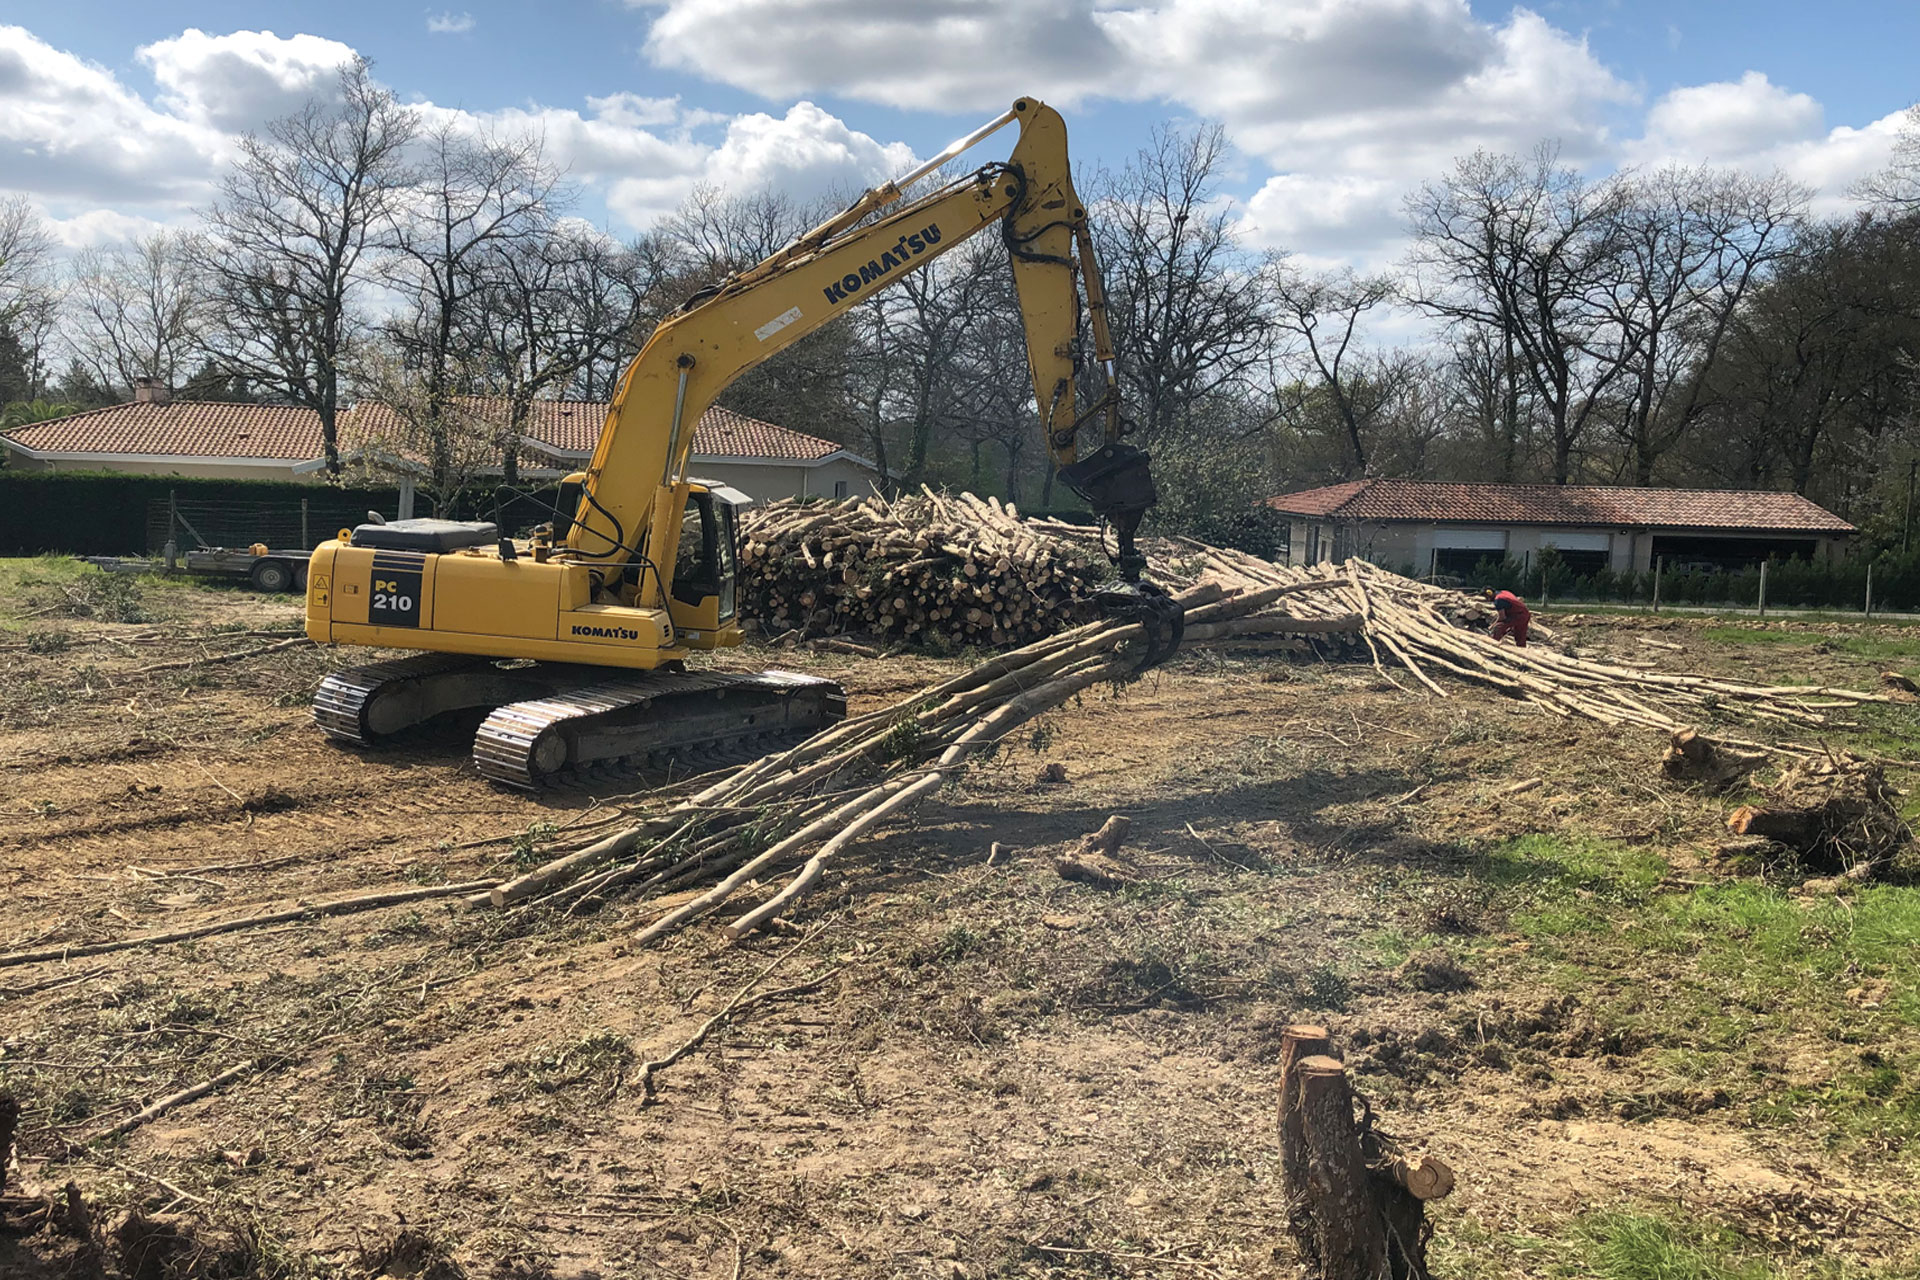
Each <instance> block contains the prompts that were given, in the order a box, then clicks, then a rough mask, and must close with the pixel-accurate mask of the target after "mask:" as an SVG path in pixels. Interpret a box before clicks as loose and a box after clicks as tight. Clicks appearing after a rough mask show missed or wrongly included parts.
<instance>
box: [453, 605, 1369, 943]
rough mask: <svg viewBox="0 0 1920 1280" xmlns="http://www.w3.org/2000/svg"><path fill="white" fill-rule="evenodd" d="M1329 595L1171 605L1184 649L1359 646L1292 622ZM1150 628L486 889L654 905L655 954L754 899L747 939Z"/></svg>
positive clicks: (779, 764) (1041, 660)
mask: <svg viewBox="0 0 1920 1280" xmlns="http://www.w3.org/2000/svg"><path fill="white" fill-rule="evenodd" d="M1332 590H1334V587H1333V586H1332V585H1330V584H1328V583H1311V584H1306V585H1305V586H1303V587H1297V588H1286V589H1282V590H1261V591H1248V590H1245V589H1241V588H1229V587H1224V586H1222V585H1220V584H1219V583H1214V582H1207V583H1200V584H1197V585H1194V586H1191V587H1188V588H1186V589H1184V590H1182V591H1181V592H1179V593H1178V595H1177V597H1176V598H1177V599H1178V600H1179V601H1180V602H1181V604H1182V605H1184V606H1185V608H1186V610H1187V614H1186V638H1185V641H1184V644H1185V646H1186V647H1201V646H1208V645H1219V644H1229V643H1235V642H1238V641H1242V640H1245V639H1263V638H1264V639H1282V638H1285V637H1288V636H1292V635H1328V634H1333V633H1337V632H1341V631H1346V632H1355V631H1357V630H1358V629H1359V627H1360V625H1361V620H1360V618H1359V616H1358V615H1357V614H1354V613H1352V612H1351V611H1347V610H1342V609H1331V610H1329V609H1321V608H1317V607H1316V608H1314V609H1313V610H1312V616H1305V614H1304V613H1303V612H1302V611H1301V610H1300V609H1299V608H1298V604H1299V602H1300V601H1302V600H1306V599H1311V598H1312V597H1314V596H1315V595H1319V594H1326V593H1328V592H1329V591H1332ZM1153 649H1154V644H1153V638H1152V637H1150V636H1149V635H1148V633H1147V630H1146V627H1145V626H1144V625H1143V624H1142V623H1140V622H1136V621H1128V620H1124V619H1120V620H1111V621H1097V622H1091V623H1085V624H1082V625H1081V626H1078V627H1073V628H1070V629H1068V630H1066V631H1063V632H1061V633H1060V634H1058V635H1053V636H1049V637H1047V638H1045V639H1043V640H1039V641H1036V642H1035V643H1033V644H1030V645H1027V646H1025V647H1023V648H1020V649H1016V650H1014V651H1012V652H1010V653H1005V654H1001V655H999V656H998V657H995V658H993V659H992V660H990V661H987V662H984V663H981V664H980V665H978V666H976V667H974V668H972V669H971V670H969V671H967V672H965V673H963V674H961V675H957V676H955V677H954V678H953V679H951V680H947V681H945V682H943V683H941V684H938V685H935V686H934V687H932V688H930V689H926V690H923V691H921V692H919V693H916V694H914V695H913V696H912V697H909V698H906V699H904V700H903V701H901V702H898V703H896V704H894V705H893V706H891V707H888V708H885V709H883V710H880V711H875V712H871V713H869V714H867V715H863V716H856V717H853V718H851V719H848V720H844V721H842V722H841V723H840V724H838V725H835V726H833V727H832V728H830V729H827V730H824V731H823V732H821V733H819V734H816V735H815V736H814V737H812V738H810V739H808V740H807V741H806V742H804V743H802V744H800V745H799V746H797V747H795V748H794V749H792V750H791V751H787V752H785V753H783V754H779V755H773V756H768V757H766V758H765V759H762V760H760V761H757V762H756V763H754V764H751V765H748V766H747V767H745V768H744V769H742V770H740V771H738V772H736V773H733V774H730V775H729V776H727V777H725V778H723V779H722V780H720V781H718V782H716V783H714V784H713V785H712V786H710V787H708V788H706V789H705V790H704V791H702V792H700V793H699V794H698V795H695V796H693V797H692V798H690V799H688V800H685V801H683V802H681V803H679V804H677V805H675V806H673V807H672V808H669V809H667V810H665V811H664V812H662V813H659V814H657V815H655V816H653V817H650V818H647V819H645V820H643V821H641V822H639V823H636V824H635V825H633V826H630V827H628V828H626V829H624V830H622V831H620V832H618V833H617V834H614V835H611V836H607V837H604V838H601V839H597V840H595V841H593V842H592V843H590V844H587V845H584V846H582V847H577V848H573V849H570V850H568V851H566V852H564V853H563V854H562V855H561V856H560V857H557V858H555V859H553V860H552V861H550V862H548V863H547V864H546V865H544V866H541V867H538V868H536V869H534V870H533V871H530V872H528V873H526V874H525V875H522V876H520V877H518V878H516V879H514V880H511V881H508V882H506V883H503V884H501V885H498V886H496V887H495V888H493V889H492V891H491V892H490V893H489V894H488V895H486V897H485V898H483V899H481V900H480V901H481V902H486V903H491V904H492V905H493V906H496V907H509V906H516V905H519V904H530V903H549V904H554V905H564V906H566V907H567V909H569V910H572V909H575V908H577V907H579V906H580V905H581V904H583V903H587V902H593V901H599V900H601V899H602V898H604V897H605V896H606V895H608V894H610V893H612V892H614V891H616V890H619V891H620V892H622V893H624V894H628V895H633V896H638V897H640V898H641V899H642V900H643V901H647V902H651V903H653V904H654V906H653V908H652V912H651V914H652V919H651V920H650V921H649V922H648V923H647V925H646V926H645V927H644V928H642V929H641V930H640V932H639V935H638V937H639V939H640V940H641V941H643V942H650V941H652V940H654V939H656V938H660V937H662V936H664V935H666V934H668V933H670V932H672V931H674V930H676V929H679V928H680V927H682V926H683V925H686V924H688V923H691V922H692V921H695V920H698V919H700V918H702V917H704V916H707V915H709V914H711V913H714V912H716V911H720V910H722V909H723V908H727V909H734V908H730V907H729V904H730V903H732V902H733V901H734V900H735V899H736V898H741V899H752V900H753V903H752V905H750V906H749V907H747V909H745V910H742V911H738V913H737V914H736V915H735V916H734V918H733V919H732V920H731V921H730V923H728V924H727V925H726V930H725V931H726V933H727V934H728V935H729V936H731V937H734V938H739V937H744V936H745V935H747V934H750V933H752V932H754V931H755V930H758V929H761V928H763V927H765V926H766V925H767V924H768V923H769V922H770V921H772V920H774V919H775V918H776V917H778V916H780V915H782V914H783V913H784V912H787V911H790V910H792V909H793V908H794V906H795V905H796V904H797V903H798V902H799V901H800V900H801V899H802V898H803V897H805V896H806V895H807V894H809V893H811V892H813V891H814V890H815V889H816V888H818V886H819V885H820V884H821V883H822V881H823V879H825V878H826V877H827V876H828V875H829V874H858V871H857V870H848V869H847V868H846V867H845V866H844V864H843V860H842V855H843V854H844V853H845V852H846V851H847V850H848V849H849V848H850V847H851V846H853V845H854V844H855V843H856V842H858V841H859V840H860V839H861V838H862V837H863V836H865V835H866V834H867V833H868V832H869V831H871V830H873V829H874V828H875V827H877V826H879V825H880V824H881V823H883V822H885V821H887V820H889V819H891V818H894V817H896V816H898V815H900V814H902V813H903V812H905V811H907V810H908V809H909V808H910V807H911V806H913V805H914V804H916V803H917V802H918V801H920V800H921V799H922V798H924V797H925V796H927V795H929V794H931V793H932V792H933V791H934V790H936V789H937V788H939V787H940V786H941V785H942V784H943V783H945V782H948V781H950V780H952V779H954V778H957V777H959V776H960V775H961V774H962V773H964V772H965V771H966V769H967V768H968V767H969V766H970V764H971V763H972V762H973V761H974V760H975V759H977V758H979V757H981V756H982V755H990V754H991V753H992V752H993V751H994V750H995V749H996V748H997V747H998V745H999V744H1000V742H1001V741H1002V740H1003V739H1004V738H1005V737H1006V736H1007V735H1008V734H1009V733H1011V732H1013V731H1014V730H1015V729H1016V728H1017V727H1018V726H1020V725H1021V724H1023V723H1025V722H1026V721H1028V720H1031V719H1032V718H1033V717H1035V716H1038V715H1041V714H1043V713H1045V712H1047V711H1051V710H1053V709H1054V708H1056V707H1058V706H1060V705H1061V704H1062V703H1064V702H1066V701H1067V700H1068V699H1070V698H1072V697H1073V696H1074V695H1075V694H1078V693H1080V692H1081V691H1083V690H1086V689H1089V688H1092V687H1094V686H1097V685H1101V684H1115V683H1118V682H1122V681H1125V680H1128V679H1129V678H1131V677H1132V676H1134V675H1135V674H1136V673H1137V672H1138V670H1139V669H1140V666H1141V663H1142V662H1143V660H1144V659H1145V658H1146V656H1147V655H1148V654H1149V653H1150V652H1151V651H1153Z"/></svg>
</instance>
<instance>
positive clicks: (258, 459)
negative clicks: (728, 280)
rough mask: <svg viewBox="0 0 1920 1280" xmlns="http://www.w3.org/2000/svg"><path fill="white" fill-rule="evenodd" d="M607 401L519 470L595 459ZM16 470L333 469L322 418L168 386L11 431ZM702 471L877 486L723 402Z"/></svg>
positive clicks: (278, 476)
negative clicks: (175, 394) (175, 392)
mask: <svg viewBox="0 0 1920 1280" xmlns="http://www.w3.org/2000/svg"><path fill="white" fill-rule="evenodd" d="M463 407H465V408H466V409H468V410H469V411H471V412H475V413H478V414H480V415H481V416H486V415H496V416H497V417H498V419H499V421H500V422H501V423H502V424H503V425H504V424H505V423H506V421H507V418H508V412H507V402H506V401H505V400H490V399H485V398H479V397H473V398H467V399H466V400H465V403H464V406H463ZM607 410H608V405H607V404H606V403H605V402H597V401H586V400H537V401H535V402H534V404H533V406H532V411H531V413H530V415H529V418H528V421H527V423H526V425H525V428H524V430H523V431H522V433H521V439H520V444H521V449H520V454H521V466H520V475H521V477H522V478H523V479H524V480H527V481H532V482H539V481H542V480H553V479H558V478H559V477H561V476H564V475H566V474H568V473H569V472H573V471H577V470H579V469H580V468H581V467H583V466H585V465H586V463H587V461H588V459H590V458H591V457H592V456H593V449H594V445H595V443H596V442H597V441H598V440H599V438H600V430H601V428H602V427H603V426H605V425H606V421H607ZM391 416H392V411H391V410H390V409H388V408H387V406H385V405H382V404H379V403H376V402H362V403H360V404H358V405H355V406H354V407H352V408H351V409H349V410H348V411H346V412H345V413H344V414H342V416H341V421H340V443H341V449H342V452H343V453H344V454H347V455H349V456H351V455H352V454H353V453H354V451H355V447H356V441H366V440H380V439H388V438H391V437H392V435H393V434H394V433H393V432H392V431H391V430H388V429H387V428H388V427H389V426H390V425H391V424H390V422H389V419H390V418H391ZM0 448H4V449H5V450H6V453H7V465H8V466H9V467H15V468H18V469H20V470H23V471H35V470H37V471H119V472H128V473H134V474H141V475H178V476H206V477H214V478H220V479H244V480H309V481H313V482H315V483H318V482H320V481H322V480H324V478H325V476H326V460H325V455H324V452H323V450H322V447H321V435H320V416H319V415H318V414H316V413H314V412H313V411H312V410H311V409H303V408H298V407H295V406H291V405H265V404H234V403H231V402H227V401H207V400H175V399H173V398H172V396H171V395H169V394H168V393H167V390H166V389H165V388H164V387H163V386H160V385H159V384H157V383H153V382H149V383H147V384H145V385H143V386H141V387H139V388H137V389H136V390H135V392H134V398H133V399H132V400H131V401H129V402H127V403H126V404H117V405H110V406H108V407H107V408H104V409H94V410H90V411H88V412H86V413H76V414H73V415H72V416H70V417H65V418H54V419H50V420H49V421H46V422H36V423H33V424H32V425H31V426H25V427H19V428H16V429H15V430H13V431H9V432H7V433H5V434H4V435H0ZM692 471H693V474H695V475H698V476H700V477H701V478H702V479H710V480H718V481H720V482H722V483H724V484H728V485H731V486H732V487H734V488H736V489H738V490H740V491H741V492H743V493H745V494H747V495H749V496H750V497H753V498H756V499H763V500H766V499H774V498H789V497H808V496H815V495H820V496H825V497H847V496H848V495H850V494H859V493H865V492H867V491H868V490H869V488H870V487H871V486H872V485H874V484H875V483H877V481H878V479H879V473H878V470H877V469H876V468H875V467H874V464H873V463H871V462H869V461H867V460H866V459H865V458H862V457H860V456H859V455H858V454H855V453H853V452H852V451H851V450H849V449H846V448H845V447H843V446H841V445H838V444H835V443H834V442H833V441H831V440H823V439H821V438H820V437H818V436H810V435H806V434H804V433H802V432H799V431H789V430H788V429H787V428H785V427H779V426H775V425H774V424H773V423H771V422H761V421H760V420H758V419H756V418H749V417H747V416H746V415H744V414H739V413H735V412H733V410H731V409H723V408H721V407H720V406H718V405H715V406H714V407H713V408H711V409H708V410H707V411H706V413H704V414H703V415H701V418H700V422H699V424H698V426H697V427H696V428H695V431H694V437H693V463H692Z"/></svg>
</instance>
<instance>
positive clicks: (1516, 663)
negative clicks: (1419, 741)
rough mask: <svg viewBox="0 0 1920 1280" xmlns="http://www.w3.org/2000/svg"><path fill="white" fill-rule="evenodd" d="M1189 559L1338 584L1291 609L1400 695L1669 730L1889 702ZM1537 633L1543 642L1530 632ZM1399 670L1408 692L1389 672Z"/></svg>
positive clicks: (1260, 581)
mask: <svg viewBox="0 0 1920 1280" xmlns="http://www.w3.org/2000/svg"><path fill="white" fill-rule="evenodd" d="M1185 546H1186V550H1187V551H1188V552H1189V557H1188V559H1186V560H1185V561H1181V560H1179V559H1177V558H1176V559H1174V560H1173V561H1172V562H1171V564H1170V566H1169V567H1170V568H1171V567H1174V566H1184V568H1185V569H1186V571H1187V572H1189V573H1195V572H1198V573H1200V574H1202V575H1203V576H1205V577H1207V578H1208V579H1209V580H1212V581H1217V582H1220V583H1222V584H1224V585H1229V586H1234V587H1238V588H1240V589H1241V590H1243V591H1248V592H1260V591H1269V590H1275V589H1285V588H1288V587H1301V586H1304V585H1305V584H1308V583H1315V582H1318V583H1334V584H1338V585H1339V586H1340V591H1339V592H1337V593H1326V592H1323V593H1319V594H1314V595H1307V596H1303V597H1301V601H1300V603H1299V604H1298V605H1296V606H1295V608H1296V610H1297V611H1298V612H1300V613H1302V614H1304V615H1308V616H1312V615H1313V614H1315V613H1316V612H1328V611H1333V610H1344V611H1352V612H1357V613H1358V614H1359V615H1360V616H1361V618H1362V620H1363V624H1364V625H1363V627H1362V629H1361V632H1360V637H1361V640H1362V642H1363V643H1364V644H1365V645H1366V647H1367V650H1368V653H1369V657H1370V658H1371V659H1372V661H1373V663H1374V665H1375V666H1376V667H1377V668H1379V670H1380V673H1381V675H1382V676H1383V677H1384V678H1386V679H1388V680H1391V681H1393V682H1394V683H1395V684H1398V685H1400V686H1401V687H1402V688H1408V689H1419V690H1423V691H1424V692H1425V693H1427V694H1428V695H1430V696H1433V697H1437V698H1444V697H1448V696H1450V695H1449V692H1448V690H1447V689H1446V688H1444V687H1443V686H1442V685H1441V684H1440V683H1439V682H1438V681H1437V680H1436V679H1435V678H1434V677H1435V676H1437V675H1441V674H1445V675H1449V676H1453V677H1455V678H1456V679H1459V680H1463V681H1466V682H1467V683H1469V684H1475V685H1480V686H1484V687H1491V688H1495V689H1498V690H1500V691H1501V692H1503V693H1507V694H1510V695H1512V696H1513V697H1516V698H1520V699H1523V700H1525V701H1527V702H1531V703H1533V704H1534V705H1536V706H1538V707H1540V708H1542V709H1543V710H1545V711H1547V712H1549V713H1551V714H1553V715H1556V716H1563V717H1574V716H1579V717H1584V718H1587V719H1592V720H1598V721H1600V722H1601V723H1602V724H1609V725H1620V726H1638V727H1641V728H1647V729H1656V730H1659V731H1660V732H1662V733H1666V734H1673V733H1677V732H1679V731H1681V730H1683V729H1686V728H1687V727H1689V725H1692V724H1695V723H1697V722H1698V721H1700V720H1701V719H1702V718H1704V717H1705V716H1707V715H1710V714H1716V713H1717V714H1719V715H1723V716H1729V717H1737V718H1740V719H1744V720H1748V721H1768V722H1772V723H1775V724H1779V725H1785V726H1804V727H1808V728H1823V727H1826V726H1828V725H1830V724H1831V723H1833V721H1832V719H1831V717H1830V714H1829V713H1830V712H1832V711H1835V710H1839V709H1846V708H1851V707H1856V706H1858V705H1860V704H1861V703H1867V702H1890V701H1892V700H1893V698H1892V695H1890V694H1886V693H1882V692H1865V691H1861V690H1856V689H1839V688H1831V687H1828V686H1825V685H1750V684H1742V683H1740V682H1738V681H1734V680H1722V679H1719V678H1717V677H1714V676H1703V675H1688V674H1684V673H1680V672H1672V671H1662V670H1659V669H1657V668H1656V669H1647V668H1643V667H1623V666H1619V665H1616V664H1611V663H1605V662H1595V661H1591V660H1588V659H1583V658H1576V657H1574V656H1573V655H1571V654H1568V653H1564V652H1561V651H1559V650H1557V649H1555V648H1553V647H1552V646H1551V645H1542V644H1533V645H1529V646H1528V647H1526V648H1521V647H1519V646H1518V645H1516V644H1514V643H1512V642H1511V641H1506V642H1501V641H1496V640H1494V639H1493V637H1492V636H1491V635H1489V634H1488V633H1486V632H1484V631H1480V630H1478V629H1474V628H1463V627H1462V626H1460V625H1458V624H1457V623H1456V622H1455V621H1454V618H1455V616H1456V615H1457V614H1458V613H1459V605H1460V602H1461V600H1462V599H1463V595H1462V593H1460V592H1457V591H1448V590H1445V589H1443V588H1440V587H1435V586H1432V585H1430V584H1427V583H1423V582H1416V581H1414V580H1412V579H1410V578H1403V577H1401V576H1400V575H1398V574H1396V573H1390V572H1388V571H1387V570H1385V569H1380V568H1377V567H1375V566H1374V565H1371V564H1368V563H1367V562H1366V561H1364V560H1348V561H1346V562H1344V563H1341V564H1320V565H1315V566H1313V567H1312V568H1290V567H1287V566H1284V565H1276V564H1271V563H1269V562H1267V561H1265V560H1261V559H1259V558H1257V557H1255V556H1250V555H1247V554H1245V553H1243V552H1239V551H1229V550H1223V549H1221V548H1218V547H1207V546H1204V545H1202V544H1199V543H1187V544H1185ZM1533 633H1534V635H1535V636H1536V637H1541V636H1543V634H1544V633H1543V632H1542V630H1541V629H1540V628H1538V627H1535V628H1534V629H1533ZM1397 671H1404V672H1405V673H1406V674H1407V675H1408V676H1409V677H1411V678H1412V680H1413V682H1414V683H1413V685H1411V686H1409V685H1406V684H1404V683H1402V682H1401V680H1400V679H1399V678H1398V676H1397V675H1396V674H1395V673H1396V672H1397ZM1717 741H1718V742H1720V743H1722V744H1724V745H1726V746H1728V747H1733V748H1739V749H1744V750H1750V751H1751V750H1761V751H1770V752H1784V753H1787V754H1820V753H1821V752H1820V749H1819V748H1818V747H1814V746H1809V745H1807V744H1804V743H1796V742H1779V743H1768V744H1762V743H1757V742H1750V741H1742V740H1740V739H1737V738H1728V737H1719V738H1718V739H1717Z"/></svg>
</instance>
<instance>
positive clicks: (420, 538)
mask: <svg viewBox="0 0 1920 1280" xmlns="http://www.w3.org/2000/svg"><path fill="white" fill-rule="evenodd" d="M498 536H499V530H498V529H496V528H495V527H494V526H493V525H492V524H490V523H488V522H486V521H483V520H428V519H421V520H389V521H387V523H385V524H363V525H357V526H355V528H354V530H353V541H352V542H351V543H350V544H349V545H350V546H355V547H368V548H371V549H372V550H374V551H424V552H426V553H428V554H429V555H441V554H444V553H446V552H448V551H458V550H460V549H461V548H462V547H482V546H487V545H490V544H491V543H492V542H493V541H494V540H495V539H496V538H497V537H498Z"/></svg>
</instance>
